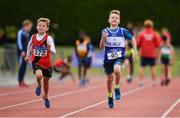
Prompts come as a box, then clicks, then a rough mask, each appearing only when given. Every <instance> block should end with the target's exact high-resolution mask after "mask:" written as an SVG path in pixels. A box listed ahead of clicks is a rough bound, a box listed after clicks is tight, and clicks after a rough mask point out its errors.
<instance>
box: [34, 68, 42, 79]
mask: <svg viewBox="0 0 180 118" xmlns="http://www.w3.org/2000/svg"><path fill="white" fill-rule="evenodd" d="M35 74H36V78H38V79H40V78H42V77H43V74H42V71H41V70H36V72H35Z"/></svg>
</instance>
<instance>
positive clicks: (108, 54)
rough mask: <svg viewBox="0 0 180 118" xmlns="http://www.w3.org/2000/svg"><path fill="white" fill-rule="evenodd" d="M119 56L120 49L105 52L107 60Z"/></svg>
mask: <svg viewBox="0 0 180 118" xmlns="http://www.w3.org/2000/svg"><path fill="white" fill-rule="evenodd" d="M121 56H122V55H121V51H118V52H111V53H107V57H108V60H112V59H116V58H119V57H121Z"/></svg>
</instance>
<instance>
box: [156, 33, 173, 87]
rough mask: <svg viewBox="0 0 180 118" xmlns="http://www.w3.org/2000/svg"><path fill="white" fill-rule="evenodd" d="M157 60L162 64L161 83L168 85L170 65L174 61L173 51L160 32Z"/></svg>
mask: <svg viewBox="0 0 180 118" xmlns="http://www.w3.org/2000/svg"><path fill="white" fill-rule="evenodd" d="M161 38H162V45H161V47H160V53H159V60H160V61H161V64H162V67H161V69H162V77H161V85H162V86H163V85H168V84H169V82H170V78H171V65H172V64H174V63H175V52H174V48H173V46H172V45H171V43H170V41H169V39H168V37H167V36H165V35H163V34H162V37H161Z"/></svg>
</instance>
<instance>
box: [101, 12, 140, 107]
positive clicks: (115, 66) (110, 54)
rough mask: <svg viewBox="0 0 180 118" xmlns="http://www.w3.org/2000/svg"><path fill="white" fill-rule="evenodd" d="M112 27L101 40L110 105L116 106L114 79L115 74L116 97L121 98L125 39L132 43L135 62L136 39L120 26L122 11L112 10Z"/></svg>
mask: <svg viewBox="0 0 180 118" xmlns="http://www.w3.org/2000/svg"><path fill="white" fill-rule="evenodd" d="M108 22H109V24H110V27H107V28H105V29H103V30H102V34H101V35H102V36H101V41H100V48H104V65H103V66H104V69H105V74H106V76H107V89H108V106H109V108H114V101H113V85H112V84H113V79H114V75H113V73H114V74H115V98H116V100H119V99H121V91H120V86H119V81H120V71H121V66H122V64H123V61H124V59H125V40H128V41H130V42H131V43H132V46H133V50H134V52H135V53H133V55H132V58H133V62H134V61H135V56H136V52H137V51H136V49H137V46H136V40H135V38H134V37H133V35H132V34H131V33H130V32H129V31H128V30H126V29H125V28H122V27H118V25H119V23H120V11H118V10H112V11H111V12H110V15H109V20H108Z"/></svg>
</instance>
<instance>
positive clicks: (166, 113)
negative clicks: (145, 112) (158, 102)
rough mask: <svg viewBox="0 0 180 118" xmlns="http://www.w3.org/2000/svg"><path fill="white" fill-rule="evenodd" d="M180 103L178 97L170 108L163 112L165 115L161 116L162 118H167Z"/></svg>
mask: <svg viewBox="0 0 180 118" xmlns="http://www.w3.org/2000/svg"><path fill="white" fill-rule="evenodd" d="M178 103H180V98H179V99H177V100H176V101H175V102H174V103H173V104H172V105H171V106H170V107H169V109H168V110H167V111H166V112H164V113H163V115H162V116H161V118H166V117H167V115H168V114H169V113H170V112H171V111H172V110H173V109H174V108H175V106H176V105H177V104H178Z"/></svg>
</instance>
